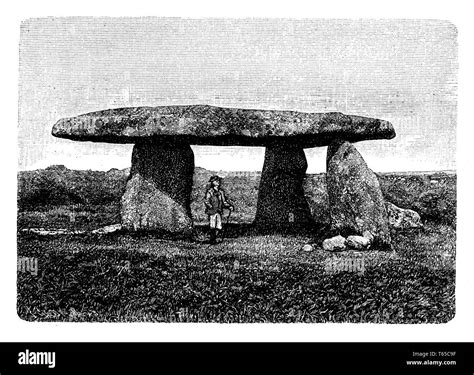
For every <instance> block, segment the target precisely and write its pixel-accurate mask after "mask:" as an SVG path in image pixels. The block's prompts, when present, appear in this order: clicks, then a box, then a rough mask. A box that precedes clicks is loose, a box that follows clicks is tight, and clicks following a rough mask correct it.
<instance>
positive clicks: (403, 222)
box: [385, 202, 423, 229]
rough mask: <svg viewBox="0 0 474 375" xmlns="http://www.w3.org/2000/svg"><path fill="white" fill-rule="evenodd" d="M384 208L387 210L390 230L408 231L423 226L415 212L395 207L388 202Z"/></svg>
mask: <svg viewBox="0 0 474 375" xmlns="http://www.w3.org/2000/svg"><path fill="white" fill-rule="evenodd" d="M385 207H386V209H387V214H388V222H389V225H390V226H391V227H392V228H395V229H410V228H421V227H422V226H423V223H422V222H421V217H420V215H419V214H418V213H417V212H416V211H413V210H409V209H405V208H400V207H397V206H396V205H394V204H393V203H390V202H385Z"/></svg>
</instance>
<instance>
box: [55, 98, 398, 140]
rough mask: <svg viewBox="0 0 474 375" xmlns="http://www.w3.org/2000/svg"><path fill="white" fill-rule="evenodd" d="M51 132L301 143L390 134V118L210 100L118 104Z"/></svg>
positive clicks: (60, 123) (100, 137)
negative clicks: (225, 104)
mask: <svg viewBox="0 0 474 375" xmlns="http://www.w3.org/2000/svg"><path fill="white" fill-rule="evenodd" d="M52 134H53V135H54V136H56V137H60V138H67V139H71V140H76V141H92V142H110V143H136V142H138V141H140V140H143V139H144V138H147V139H148V140H149V139H150V138H151V139H153V138H155V139H156V140H159V141H172V142H182V143H185V144H196V145H242V146H266V145H268V144H271V143H274V142H275V141H285V142H289V143H292V144H298V145H300V146H301V147H316V146H327V145H329V144H330V143H331V141H332V140H333V139H335V138H343V139H344V140H346V141H349V142H357V141H362V140H369V139H391V138H393V137H395V131H394V129H393V126H392V124H391V123H390V122H388V121H384V120H379V119H374V118H368V117H362V116H353V115H345V114H342V113H339V112H330V113H307V112H296V111H274V110H254V109H239V108H221V107H214V106H209V105H182V106H160V107H135V108H118V109H108V110H104V111H98V112H91V113H87V114H83V115H80V116H77V117H71V118H64V119H61V120H59V121H58V122H57V123H56V124H55V125H54V127H53V131H52Z"/></svg>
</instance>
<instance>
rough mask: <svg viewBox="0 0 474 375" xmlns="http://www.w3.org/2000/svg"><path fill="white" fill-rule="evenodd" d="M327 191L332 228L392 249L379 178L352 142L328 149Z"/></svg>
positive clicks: (332, 145) (331, 146)
mask: <svg viewBox="0 0 474 375" xmlns="http://www.w3.org/2000/svg"><path fill="white" fill-rule="evenodd" d="M326 180H327V190H328V196H329V205H330V208H329V209H330V214H331V227H332V229H333V230H334V231H335V232H336V233H340V234H342V235H363V233H364V232H365V231H368V232H370V233H371V234H372V235H373V237H374V243H377V244H378V245H382V246H389V245H390V231H389V226H388V217H387V211H386V208H385V201H384V198H383V196H382V191H381V190H380V184H379V181H378V179H377V176H376V175H375V173H374V172H372V170H371V169H369V167H368V166H367V164H366V163H365V161H364V159H363V158H362V156H361V155H360V154H359V152H358V151H357V150H356V148H355V147H354V146H353V145H352V144H351V143H349V142H346V141H336V142H333V143H332V144H331V145H330V146H329V147H328V154H327V174H326Z"/></svg>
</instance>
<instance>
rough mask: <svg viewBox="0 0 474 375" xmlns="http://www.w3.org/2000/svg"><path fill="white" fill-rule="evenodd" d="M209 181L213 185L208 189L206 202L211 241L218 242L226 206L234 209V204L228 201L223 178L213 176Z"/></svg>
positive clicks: (212, 242)
mask: <svg viewBox="0 0 474 375" xmlns="http://www.w3.org/2000/svg"><path fill="white" fill-rule="evenodd" d="M209 182H210V184H211V185H210V187H209V188H208V189H207V191H206V196H205V199H204V204H205V206H206V214H207V215H208V217H209V229H210V241H209V242H210V243H211V244H216V243H217V237H218V236H219V233H220V231H221V230H222V213H223V211H224V208H227V209H229V210H230V211H233V210H234V206H233V205H232V204H231V203H229V202H228V201H227V198H226V196H225V192H224V190H223V189H222V188H221V183H222V179H221V178H220V177H219V176H212V177H211V178H210V179H209Z"/></svg>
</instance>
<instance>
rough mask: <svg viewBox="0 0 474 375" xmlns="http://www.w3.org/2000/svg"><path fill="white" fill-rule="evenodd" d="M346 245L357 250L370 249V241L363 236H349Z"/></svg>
mask: <svg viewBox="0 0 474 375" xmlns="http://www.w3.org/2000/svg"><path fill="white" fill-rule="evenodd" d="M346 245H347V246H348V247H350V248H352V249H356V250H367V249H368V248H369V247H370V240H369V239H368V238H366V237H362V236H349V237H347V239H346Z"/></svg>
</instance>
